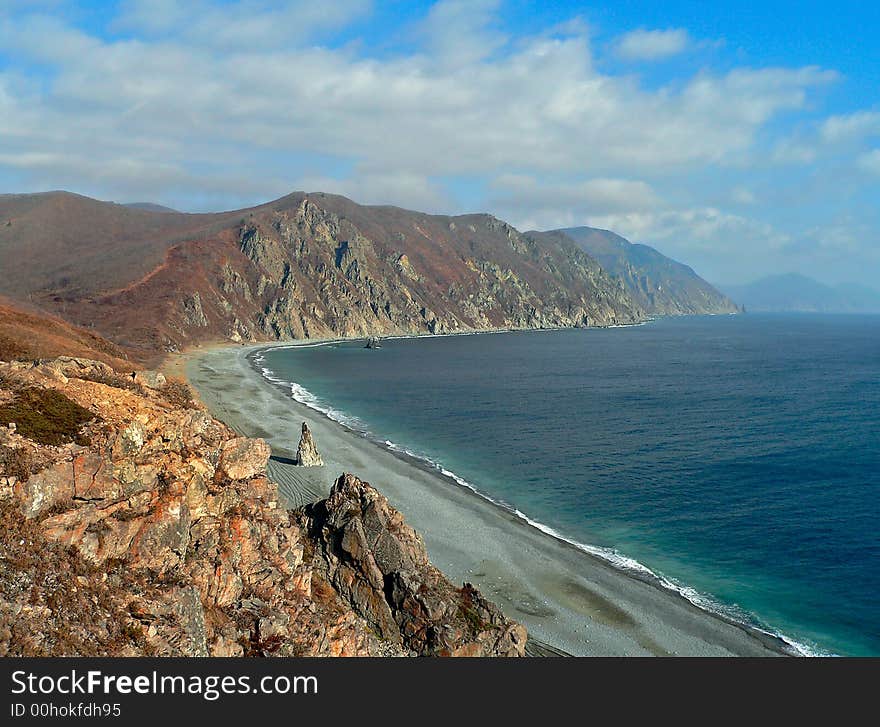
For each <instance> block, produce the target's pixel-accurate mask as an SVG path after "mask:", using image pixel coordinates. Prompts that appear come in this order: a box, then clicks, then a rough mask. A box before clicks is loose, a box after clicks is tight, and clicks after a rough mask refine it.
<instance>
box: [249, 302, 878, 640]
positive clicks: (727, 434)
mask: <svg viewBox="0 0 880 727" xmlns="http://www.w3.org/2000/svg"><path fill="white" fill-rule="evenodd" d="M362 346H363V343H357V342H352V343H342V344H334V345H329V346H316V347H310V348H305V349H296V350H293V349H274V350H271V351H268V352H264V353H262V354H261V355H260V357H259V360H258V364H259V366H261V367H263V368H264V369H266V373H267V374H268V375H269V376H271V377H272V378H274V379H276V380H282V381H285V382H288V384H292V386H291V390H292V393H293V394H294V395H295V397H296V398H298V399H300V400H302V401H306V402H307V403H310V404H311V405H313V406H316V407H317V408H320V409H322V410H325V411H329V412H330V413H331V416H334V417H335V418H337V419H341V420H343V421H346V422H348V423H349V424H351V425H353V426H354V427H356V428H359V429H361V430H363V431H365V432H369V433H370V435H371V436H373V437H375V438H376V439H378V440H379V441H385V440H387V441H389V442H393V443H394V444H395V445H396V446H398V447H400V448H403V449H406V450H408V451H410V452H412V453H414V454H416V455H418V456H421V457H424V458H426V459H429V460H431V461H432V462H434V463H438V465H439V466H441V467H443V468H445V469H446V470H449V471H451V472H454V473H455V474H456V475H457V476H459V477H460V478H462V479H463V480H466V481H467V482H468V483H470V484H471V485H472V486H473V487H475V488H476V489H477V490H478V491H480V492H481V493H483V494H485V495H487V496H490V497H491V498H493V499H495V500H497V501H500V502H502V503H504V504H505V505H506V506H508V507H511V508H513V509H516V510H519V511H520V512H521V513H524V514H525V515H526V516H528V517H529V518H530V519H532V520H534V521H538V522H540V523H542V524H544V525H547V526H550V527H552V528H553V529H554V530H556V531H558V532H559V533H560V534H562V535H563V536H564V537H566V538H568V539H571V540H573V541H577V542H580V543H587V544H590V545H595V546H599V547H602V548H607V549H609V550H611V551H614V552H617V553H621V554H623V555H625V556H627V557H629V558H633V559H635V560H636V561H638V562H639V563H642V564H644V565H645V566H647V567H648V568H650V569H651V570H653V571H654V572H655V573H657V574H658V575H661V576H662V577H664V578H666V579H668V580H669V581H670V582H671V583H674V584H676V585H677V586H679V587H680V588H682V589H683V590H685V591H686V594H687V595H689V596H690V597H691V598H693V599H694V600H696V601H698V602H700V603H701V604H702V605H704V606H706V607H709V608H715V609H718V610H721V611H724V612H726V613H728V614H729V615H733V616H735V617H737V618H740V619H742V620H745V621H748V622H750V623H753V624H755V625H759V626H761V627H762V628H765V629H767V630H769V631H772V632H774V633H781V634H784V635H785V636H787V637H788V638H790V639H791V640H793V641H796V642H797V643H799V644H801V645H803V646H804V647H806V648H807V649H808V650H809V651H811V652H820V653H838V654H853V655H861V654H875V655H876V654H880V428H878V423H880V421H878V420H880V414H878V412H880V406H878V405H880V317H873V316H819V315H815V316H814V315H803V316H795V315H790V316H759V315H747V316H733V317H691V318H677V319H663V320H659V321H655V322H653V323H651V324H649V325H645V326H638V327H631V328H618V329H605V330H601V329H596V330H571V331H553V332H529V333H511V334H503V335H479V336H454V337H445V338H424V339H397V340H390V341H387V342H384V346H383V348H382V349H381V350H375V351H371V350H366V349H364V348H363V347H362ZM294 382H295V384H294ZM375 484H377V485H379V486H380V487H381V483H375ZM690 589H693V590H690Z"/></svg>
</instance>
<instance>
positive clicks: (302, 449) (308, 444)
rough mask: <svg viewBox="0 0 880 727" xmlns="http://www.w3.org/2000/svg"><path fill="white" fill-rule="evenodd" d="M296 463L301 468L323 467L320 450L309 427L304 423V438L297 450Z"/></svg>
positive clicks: (302, 437) (301, 438)
mask: <svg viewBox="0 0 880 727" xmlns="http://www.w3.org/2000/svg"><path fill="white" fill-rule="evenodd" d="M296 463H297V464H298V465H300V466H301V467H321V466H323V464H324V460H323V459H321V455H320V454H318V448H317V447H316V446H315V441H314V440H313V439H312V433H311V431H310V430H309V425H308V424H306V423H305V422H303V425H302V436H301V437H300V439H299V447H297V450H296Z"/></svg>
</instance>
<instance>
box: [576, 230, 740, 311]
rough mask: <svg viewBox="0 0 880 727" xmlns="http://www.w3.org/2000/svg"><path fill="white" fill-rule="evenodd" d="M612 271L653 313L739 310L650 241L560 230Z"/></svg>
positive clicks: (633, 295)
mask: <svg viewBox="0 0 880 727" xmlns="http://www.w3.org/2000/svg"><path fill="white" fill-rule="evenodd" d="M559 232H562V233H564V234H565V235H567V236H568V237H570V238H571V239H572V240H574V242H575V243H577V245H578V246H579V247H580V248H581V249H582V250H584V251H585V252H586V253H588V254H589V255H591V256H592V257H593V258H595V259H596V261H597V262H598V263H599V264H600V265H601V266H602V267H603V268H604V269H605V270H606V271H607V272H609V273H610V274H612V275H614V276H616V277H617V278H619V279H620V280H621V281H622V282H623V284H624V285H625V286H626V290H627V292H628V293H629V294H630V295H631V296H632V298H633V299H634V300H635V301H636V303H637V304H638V305H639V306H641V307H642V308H643V309H644V310H645V311H646V312H647V313H649V314H651V315H688V314H704V313H736V312H737V310H738V309H737V306H736V305H735V304H734V302H733V301H731V300H730V299H729V298H727V297H726V296H725V295H723V294H722V293H720V292H719V291H718V290H716V289H715V288H713V287H712V286H711V285H710V284H709V283H707V282H706V281H705V280H703V279H702V278H701V277H700V276H699V275H697V274H696V273H695V272H694V271H693V270H692V269H691V268H689V267H688V266H687V265H683V264H682V263H680V262H677V261H675V260H672V259H671V258H668V257H666V256H665V255H663V254H662V253H660V252H658V251H657V250H655V249H654V248H653V247H649V246H648V245H639V244H633V243H631V242H630V241H629V240H627V239H625V238H623V237H621V236H620V235H617V234H615V233H613V232H609V231H608V230H599V229H596V228H593V227H571V228H567V229H564V230H559Z"/></svg>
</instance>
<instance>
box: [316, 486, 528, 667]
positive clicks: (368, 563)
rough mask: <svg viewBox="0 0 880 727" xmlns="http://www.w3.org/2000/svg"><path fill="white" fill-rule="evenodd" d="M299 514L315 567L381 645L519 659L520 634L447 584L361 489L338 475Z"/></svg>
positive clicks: (385, 505)
mask: <svg viewBox="0 0 880 727" xmlns="http://www.w3.org/2000/svg"><path fill="white" fill-rule="evenodd" d="M303 514H304V517H303V518H302V525H303V528H304V529H305V530H306V531H307V532H308V533H309V535H310V536H311V538H312V539H313V540H314V542H315V543H316V551H315V560H316V563H315V565H316V567H319V568H320V569H321V570H322V572H324V573H325V574H326V577H327V580H328V581H329V582H330V583H332V584H333V586H334V587H335V588H336V590H337V591H338V592H339V593H340V595H341V596H342V597H343V598H345V599H346V600H347V601H349V602H350V603H351V605H352V607H353V608H354V610H355V611H356V612H357V613H358V614H359V615H360V616H362V617H363V618H364V619H365V620H366V621H367V622H368V623H370V624H371V625H372V626H373V628H375V629H376V631H377V632H378V633H379V634H380V635H381V637H382V638H383V639H385V640H387V641H389V642H391V643H394V644H402V645H404V646H405V647H406V648H408V649H411V650H412V651H415V652H417V653H419V654H431V655H443V656H522V655H523V653H524V651H525V644H526V630H525V628H524V627H523V626H521V625H520V624H518V623H516V622H514V621H510V620H508V619H506V618H505V617H504V615H503V614H502V613H501V611H500V610H499V609H498V607H497V606H495V605H494V604H492V603H490V602H489V601H487V600H486V599H485V598H483V596H482V595H481V594H480V593H479V591H477V590H476V589H475V588H474V587H473V586H471V585H470V584H467V583H466V584H464V586H463V587H462V588H456V587H455V586H454V585H453V584H452V583H450V582H449V581H448V580H447V579H446V577H445V576H444V575H443V574H442V573H441V572H440V571H439V570H437V568H435V567H434V566H432V565H431V563H430V562H429V561H428V555H427V552H426V551H425V546H424V544H423V543H422V539H421V537H419V535H418V533H416V532H415V531H414V530H413V529H412V528H411V527H409V525H407V524H406V522H404V519H403V515H401V514H400V512H398V511H397V510H395V509H394V508H393V507H391V505H390V504H389V502H388V500H387V499H386V498H385V497H384V496H382V495H381V494H380V493H379V492H378V491H377V490H376V489H374V488H373V487H371V486H370V485H368V484H367V483H365V482H362V481H361V480H359V479H358V478H357V477H355V476H354V475H351V474H344V475H342V476H341V477H340V478H339V479H338V480H336V483H335V484H334V485H333V488H332V489H331V490H330V496H329V497H328V498H327V499H326V500H322V501H320V502H318V503H315V504H313V505H309V506H307V507H306V508H304V510H303Z"/></svg>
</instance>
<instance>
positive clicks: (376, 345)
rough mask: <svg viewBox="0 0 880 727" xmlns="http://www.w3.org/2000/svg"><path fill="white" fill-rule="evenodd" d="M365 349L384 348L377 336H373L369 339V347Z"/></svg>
mask: <svg viewBox="0 0 880 727" xmlns="http://www.w3.org/2000/svg"><path fill="white" fill-rule="evenodd" d="M364 348H371V349H372V348H382V344H381V343H379V339H378V338H377V337H376V336H371V337H370V338H368V339H367V345H366V346H364Z"/></svg>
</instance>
